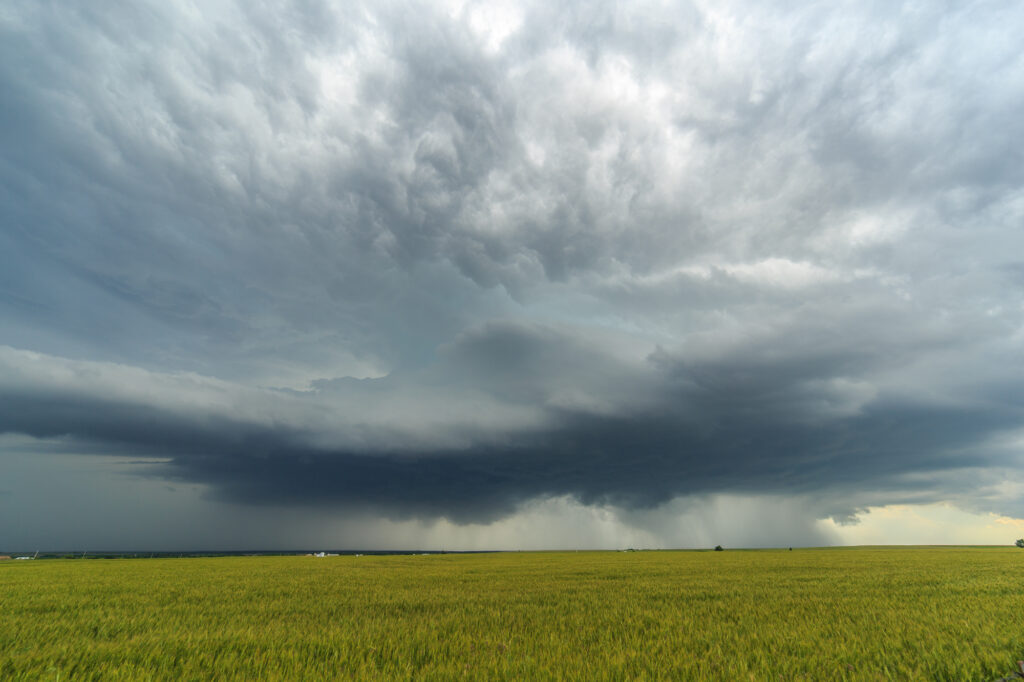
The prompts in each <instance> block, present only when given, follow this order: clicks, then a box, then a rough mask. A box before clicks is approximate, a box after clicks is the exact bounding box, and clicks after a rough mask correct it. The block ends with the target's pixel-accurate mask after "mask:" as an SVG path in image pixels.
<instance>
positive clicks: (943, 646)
mask: <svg viewBox="0 0 1024 682" xmlns="http://www.w3.org/2000/svg"><path fill="white" fill-rule="evenodd" d="M1022 613H1024V551H1021V550H1019V549H1016V548H1008V549H1005V550H1004V549H991V548H969V549H968V548H957V549H954V548H949V549H945V548H928V549H856V550H796V551H792V552H789V551H756V552H743V551H726V552H629V553H616V552H580V553H522V554H518V553H508V554H488V555H451V554H449V555H432V556H386V557H370V556H364V557H351V556H342V557H329V558H323V559H319V558H311V557H244V558H242V557H232V558H206V559H140V560H130V559H122V560H92V561H90V560H53V561H26V562H5V564H4V565H2V566H0V679H4V680H8V679H14V680H18V679H61V680H66V679H76V680H88V679H126V680H128V679H130V680H137V679H285V678H287V679H323V678H358V679H396V678H397V679H412V678H415V679H451V678H456V677H463V676H465V677H469V678H506V679H522V680H537V679H556V678H557V679H581V680H582V679H587V680H590V679H686V680H689V679H707V680H720V679H743V680H748V679H753V680H767V679H787V680H791V679H850V680H860V679H865V680H877V679H922V680H923V679H927V680H992V679H995V678H997V677H1001V676H1003V675H1006V674H1009V673H1010V671H1011V670H1013V666H1014V663H1015V661H1016V660H1017V659H1019V658H1024V627H1021V620H1020V619H1021V614H1022Z"/></svg>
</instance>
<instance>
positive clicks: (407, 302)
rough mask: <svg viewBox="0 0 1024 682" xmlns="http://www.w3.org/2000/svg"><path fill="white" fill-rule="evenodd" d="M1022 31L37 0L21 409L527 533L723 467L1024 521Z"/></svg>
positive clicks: (210, 478)
mask: <svg viewBox="0 0 1024 682" xmlns="http://www.w3.org/2000/svg"><path fill="white" fill-rule="evenodd" d="M1022 27H1024V9H1021V8H1018V7H1015V6H1011V5H1005V6H997V5H984V6H983V5H976V6H971V7H962V6H960V5H957V4H956V3H930V4H928V5H927V6H916V7H896V6H890V5H885V4H871V3H831V4H826V5H808V6H804V7H798V8H795V7H791V6H789V5H788V4H786V3H747V2H738V1H737V2H726V3H724V4H721V3H720V4H714V5H708V4H707V3H702V2H692V3H691V2H680V3H640V4H639V5H634V6H631V7H630V8H629V9H628V10H626V9H623V8H621V7H618V6H617V5H615V4H614V3H597V4H594V3H588V4H587V5H586V6H583V5H580V4H576V5H573V4H571V3H570V4H568V5H564V6H558V7H555V6H549V5H546V4H544V3H533V4H531V3H526V4H505V3H484V2H475V1H473V0H467V1H465V2H458V1H456V2H443V3H385V4H383V5H379V4H377V3H371V4H368V5H361V4H358V3H356V4H353V3H333V2H328V1H326V0H323V1H320V0H295V1H293V2H287V3H259V2H257V3H236V2H211V3H205V4H204V5H203V7H202V8H201V9H195V8H191V9H190V8H186V7H184V6H181V5H173V4H171V5H168V4H166V3H164V4H160V3H146V2H143V3H134V4H132V5H131V6H125V7H120V8H118V9H116V10H113V9H110V8H105V9H100V8H97V7H95V6H94V5H93V4H90V3H88V2H65V3H60V4H57V5H53V4H38V5H25V6H18V7H10V8H7V9H5V10H0V88H2V91H3V92H4V96H3V102H4V103H3V105H2V106H0V150H2V151H0V344H2V346H0V432H3V433H7V434H18V438H20V437H22V436H24V437H28V441H22V440H17V442H18V443H21V445H19V446H18V448H21V450H19V452H20V453H22V454H23V453H24V448H26V447H28V446H26V445H24V443H25V442H35V443H36V444H37V445H38V446H39V447H40V448H42V447H43V445H45V446H46V448H45V449H49V450H52V451H60V452H67V453H88V454H93V455H103V456H107V457H112V458H113V457H116V458H124V457H129V458H135V459H136V460H137V461H138V462H141V463H138V464H135V465H133V466H135V470H136V471H138V472H139V474H140V475H141V476H142V477H143V478H144V479H146V480H149V481H162V482H166V483H168V484H169V485H193V484H195V485H198V486H201V487H202V488H203V489H204V490H206V491H207V495H208V497H209V499H211V500H213V501H215V502H216V503H217V504H219V505H222V506H223V508H224V509H228V508H235V507H241V508H250V509H257V508H275V509H278V508H279V509H286V508H295V509H300V508H301V509H305V510H310V509H312V510H322V511H328V510H338V511H339V512H340V513H352V514H361V515H367V518H377V519H387V520H392V521H395V522H405V521H424V522H427V521H430V520H437V519H447V521H448V522H451V523H452V524H454V525H453V526H452V528H453V529H455V530H452V531H451V532H452V533H457V532H458V531H457V529H458V527H460V525H461V526H467V525H472V524H500V523H506V525H505V526H501V527H502V528H503V529H504V530H503V531H502V532H503V533H506V535H502V537H503V538H506V540H507V538H508V537H511V536H510V535H507V533H509V532H511V531H508V528H509V526H508V525H507V520H508V519H512V518H515V517H516V515H517V514H521V513H524V514H534V515H536V514H538V513H540V512H538V511H537V510H538V509H547V510H548V511H547V512H545V513H550V514H557V513H566V514H569V513H576V512H568V511H565V510H566V509H568V507H565V505H570V506H571V505H581V506H582V507H584V508H594V509H598V508H607V509H612V510H615V513H617V514H619V515H620V517H621V518H622V519H629V518H634V519H636V518H640V517H643V516H644V515H645V514H646V515H648V517H649V515H650V514H652V513H654V512H653V511H652V510H658V509H661V510H667V509H674V508H677V507H673V506H672V505H677V506H678V505H683V506H685V504H684V503H682V502H679V500H700V499H705V498H706V497H707V496H714V495H719V496H722V495H724V496H731V497H729V498H728V499H735V500H739V499H741V498H743V496H747V497H754V496H765V495H767V496H775V497H777V498H791V499H793V500H799V503H798V504H797V503H794V505H792V506H783V507H778V509H784V510H785V511H784V513H783V512H779V513H780V514H781V517H783V518H785V519H789V520H790V521H786V523H790V522H792V524H793V526H794V528H799V529H800V530H799V533H803V534H804V536H806V537H811V536H812V535H813V533H812V531H811V530H808V529H809V528H810V527H811V526H809V525H808V524H810V523H811V522H813V521H814V520H815V519H822V518H828V517H831V518H833V519H835V520H837V521H839V522H843V523H846V522H850V521H853V520H855V519H856V516H857V514H858V513H861V512H862V511H863V510H864V509H866V508H867V507H869V506H879V505H886V504H905V503H921V504H925V503H937V502H951V503H953V504H956V505H958V506H960V507H961V508H963V509H966V510H970V511H980V512H994V513H998V514H1003V515H1006V516H1009V517H1022V516H1024V505H1022V503H1021V502H1020V499H1021V498H1020V497H1019V496H1018V495H1017V494H1016V493H1014V492H1013V491H1015V490H1017V488H1018V487H1019V486H1020V484H1021V483H1022V481H1024V455H1022V452H1024V451H1022V444H1024V393H1022V392H1021V391H1020V388H1019V387H1020V386H1021V385H1024V365H1022V364H1021V361H1020V358H1021V353H1022V350H1024V348H1022V344H1024V305H1022V300H1024V297H1022V294H1024V274H1022V273H1024V257H1022V256H1021V255H1020V254H1024V232H1022V231H1021V229H1020V227H1021V224H1022V221H1024V190H1022V189H1021V188H1022V187H1024V158H1022V151H1021V150H1022V147H1021V145H1020V144H1019V142H1018V140H1020V139H1024V120H1022V119H1021V117H1020V115H1019V112H1020V111H1021V110H1022V109H1024V58H1022V57H1021V55H1020V51H1019V49H1018V48H1017V43H1018V42H1019V41H1018V40H1017V36H1018V35H1019V32H1020V29H1021V28H1022ZM4 442H5V443H8V446H7V447H6V449H7V450H8V451H9V452H8V454H7V455H5V454H4V451H5V447H4V446H0V472H2V470H3V467H4V462H5V457H6V461H7V462H8V463H9V464H8V466H11V467H12V469H11V470H12V471H13V467H14V465H13V464H11V463H12V462H14V461H15V454H12V453H13V450H12V449H11V448H14V446H12V445H10V443H14V442H15V441H14V440H8V441H4ZM15 449H17V448H15ZM17 456H18V457H21V454H19V455H17ZM39 456H41V457H42V456H44V455H39ZM72 459H73V458H72ZM18 461H20V460H18ZM68 461H71V460H68V459H67V458H55V459H54V460H53V462H54V464H53V466H52V474H53V476H56V477H59V476H61V475H62V472H65V473H66V472H67V471H69V469H67V467H68V466H70V465H68V464H67V462H68ZM68 475H70V474H68ZM131 485H133V484H132V481H131V479H125V480H123V481H121V482H120V483H119V486H122V488H124V489H127V488H128V487H130V486H131ZM4 488H5V490H7V489H8V488H11V486H7V485H5V486H4ZM12 491H13V492H9V494H5V495H3V496H0V505H14V504H17V499H16V498H17V497H18V495H19V492H18V491H17V490H14V489H12ZM723 499H724V498H723ZM737 504H739V505H740V506H742V503H737ZM787 504H788V503H787ZM538 505H540V506H538ZM545 505H547V506H545ZM573 508H574V509H575V507H573ZM682 508H683V507H682V506H679V507H678V509H682ZM687 508H688V507H687ZM552 510H554V511H552ZM558 510H561V511H558ZM81 513H82V514H83V515H84V516H83V518H88V514H89V512H88V510H82V512H81ZM141 513H144V512H141ZM161 513H163V512H161ZM332 513H333V511H332ZM584 517H586V514H584V513H581V516H580V518H584ZM97 518H99V517H97ZM531 518H532V517H531ZM587 518H589V517H587ZM645 518H647V517H645ZM389 522H390V521H389ZM581 523H582V521H581ZM595 523H596V521H595ZM651 523H653V522H651ZM658 523H661V522H660V521H659V522H658ZM709 523H711V522H710V521H709ZM712 525H713V524H712ZM2 526H3V522H0V540H2V538H3V533H2V531H3V528H2ZM495 527H496V528H497V527H498V526H495ZM282 532H283V531H282ZM560 532H562V531H560ZM553 537H554V536H553ZM557 537H559V538H564V533H563V534H562V535H558V536H557ZM595 537H596V536H595ZM644 537H648V536H644ZM780 537H782V536H780ZM814 537H815V538H818V536H814ZM819 539H820V538H819ZM506 540H503V542H504V541H506ZM507 541H509V542H512V540H507ZM553 541H554V540H553Z"/></svg>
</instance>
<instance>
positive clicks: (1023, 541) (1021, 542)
mask: <svg viewBox="0 0 1024 682" xmlns="http://www.w3.org/2000/svg"><path fill="white" fill-rule="evenodd" d="M1017 546H1018V547H1020V548H1022V549H1024V538H1021V539H1020V540H1017Z"/></svg>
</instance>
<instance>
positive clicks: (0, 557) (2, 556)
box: [0, 554, 11, 561]
mask: <svg viewBox="0 0 1024 682" xmlns="http://www.w3.org/2000/svg"><path fill="white" fill-rule="evenodd" d="M10 560H11V557H9V556H7V555H6V554H0V561H10Z"/></svg>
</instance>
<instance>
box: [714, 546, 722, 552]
mask: <svg viewBox="0 0 1024 682" xmlns="http://www.w3.org/2000/svg"><path fill="white" fill-rule="evenodd" d="M715 551H716V552H721V551H723V550H722V546H721V545H715Z"/></svg>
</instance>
